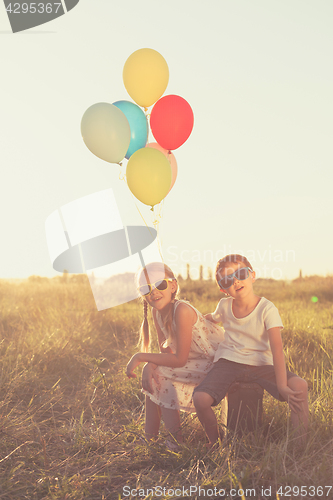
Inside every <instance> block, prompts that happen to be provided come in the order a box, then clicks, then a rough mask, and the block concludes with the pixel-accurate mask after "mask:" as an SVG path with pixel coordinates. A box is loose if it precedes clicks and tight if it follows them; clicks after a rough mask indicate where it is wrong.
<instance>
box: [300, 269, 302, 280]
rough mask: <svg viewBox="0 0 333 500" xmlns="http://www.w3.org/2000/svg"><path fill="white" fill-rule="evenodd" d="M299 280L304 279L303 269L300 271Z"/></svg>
mask: <svg viewBox="0 0 333 500" xmlns="http://www.w3.org/2000/svg"><path fill="white" fill-rule="evenodd" d="M299 279H300V280H302V279H303V276H302V269H300V270H299Z"/></svg>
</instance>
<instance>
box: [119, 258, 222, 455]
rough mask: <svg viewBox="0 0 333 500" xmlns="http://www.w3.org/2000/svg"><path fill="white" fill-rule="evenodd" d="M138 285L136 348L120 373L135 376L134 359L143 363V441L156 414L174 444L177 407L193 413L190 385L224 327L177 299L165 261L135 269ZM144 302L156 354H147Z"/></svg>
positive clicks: (154, 426)
mask: <svg viewBox="0 0 333 500" xmlns="http://www.w3.org/2000/svg"><path fill="white" fill-rule="evenodd" d="M138 288H139V292H140V294H141V295H142V297H143V307H144V320H143V323H142V327H141V349H142V350H141V352H138V353H136V354H135V355H134V356H132V358H131V359H130V361H129V363H128V365H127V369H126V373H127V376H128V377H130V378H131V377H136V375H135V374H134V373H133V371H134V370H135V368H136V367H137V366H138V365H139V364H140V363H148V364H147V365H146V367H145V369H144V373H143V382H142V383H143V393H144V394H145V395H146V422H145V433H146V437H147V439H151V438H154V437H156V436H157V435H158V432H159V427H160V419H161V414H162V417H163V420H164V424H165V427H166V429H167V430H168V432H169V433H170V434H171V435H172V436H173V438H174V443H175V442H178V443H181V442H182V435H181V430H180V415H179V411H180V410H182V411H187V412H195V408H194V405H193V401H192V393H193V389H194V388H195V387H196V386H197V385H198V384H199V383H200V382H201V381H202V380H203V379H204V378H205V375H206V374H207V373H208V372H209V370H210V369H211V368H212V363H213V359H214V355H215V352H216V350H217V347H218V344H219V343H220V342H221V341H222V340H223V338H224V331H223V329H222V328H220V327H218V326H217V325H214V324H213V323H211V322H210V321H208V320H206V319H205V318H204V316H203V315H202V314H201V313H200V312H199V311H198V310H197V309H195V308H194V307H193V306H192V305H191V304H189V303H188V302H185V301H183V300H178V299H177V292H178V283H177V280H176V278H175V276H174V274H173V272H172V270H171V269H170V268H169V267H168V266H167V265H165V264H163V263H160V262H154V263H151V264H148V265H147V266H146V267H145V268H143V269H142V270H141V272H140V273H139V276H138ZM149 306H151V308H152V316H153V321H154V325H155V328H156V331H157V336H158V343H159V347H160V352H159V353H157V354H154V353H150V352H147V350H148V347H149V343H150V339H149V325H148V307H149ZM168 444H169V446H170V444H171V443H170V442H169V443H168ZM171 447H172V446H171Z"/></svg>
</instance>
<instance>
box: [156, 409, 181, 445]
mask: <svg viewBox="0 0 333 500" xmlns="http://www.w3.org/2000/svg"><path fill="white" fill-rule="evenodd" d="M161 410H162V417H163V421H164V424H165V427H166V429H167V431H169V432H170V434H172V435H173V437H174V438H175V440H176V441H178V443H182V442H183V436H182V434H181V430H180V416H179V411H178V410H171V409H170V408H163V407H162V408H161Z"/></svg>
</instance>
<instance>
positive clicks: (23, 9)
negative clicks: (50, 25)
mask: <svg viewBox="0 0 333 500" xmlns="http://www.w3.org/2000/svg"><path fill="white" fill-rule="evenodd" d="M60 7H61V2H59V3H45V2H24V3H22V4H20V3H10V4H8V6H7V8H6V11H7V12H9V13H10V14H27V13H29V14H44V13H45V12H46V13H47V14H52V13H53V12H54V13H55V14H57V12H58V10H59V8H60Z"/></svg>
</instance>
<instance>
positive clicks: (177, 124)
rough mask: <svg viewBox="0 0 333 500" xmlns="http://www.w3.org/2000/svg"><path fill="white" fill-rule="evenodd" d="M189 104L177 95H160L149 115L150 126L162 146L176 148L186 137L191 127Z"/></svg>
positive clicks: (191, 114)
mask: <svg viewBox="0 0 333 500" xmlns="http://www.w3.org/2000/svg"><path fill="white" fill-rule="evenodd" d="M193 122H194V116H193V111H192V108H191V106H190V105H189V103H188V102H187V101H185V99H183V98H182V97H180V96H179V95H166V96H164V97H161V99H159V100H158V101H157V102H156V103H155V106H154V107H153V109H152V111H151V115H150V127H151V131H152V133H153V135H154V137H155V140H156V142H158V144H159V145H160V146H162V148H164V149H167V150H171V149H177V148H179V146H181V145H182V144H184V142H185V141H186V140H187V139H188V137H189V135H190V134H191V132H192V129H193Z"/></svg>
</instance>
